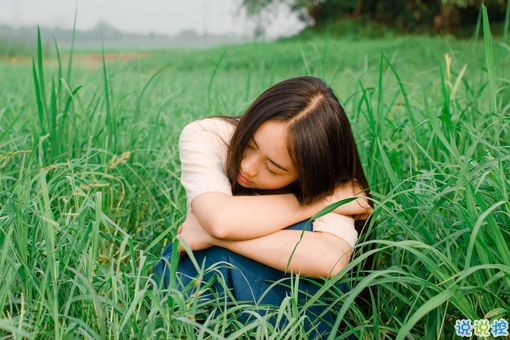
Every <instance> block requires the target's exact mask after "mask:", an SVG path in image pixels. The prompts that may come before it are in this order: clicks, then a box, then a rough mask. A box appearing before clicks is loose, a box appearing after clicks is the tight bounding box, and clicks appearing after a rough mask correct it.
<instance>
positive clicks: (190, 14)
mask: <svg viewBox="0 0 510 340" xmlns="http://www.w3.org/2000/svg"><path fill="white" fill-rule="evenodd" d="M240 1H241V0H181V1H179V0H79V1H76V0H0V25H1V24H8V25H11V26H29V25H35V24H39V25H40V26H45V27H49V28H54V27H62V28H71V27H72V25H73V21H74V13H75V10H76V4H77V3H78V20H77V28H78V29H79V30H87V29H90V28H92V27H94V26H95V25H96V24H97V23H98V22H100V21H106V22H107V23H108V24H110V25H112V26H114V27H115V28H117V29H120V30H122V31H125V32H137V33H149V32H151V31H152V32H155V33H166V34H174V33H178V32H180V31H182V30H185V29H194V30H195V31H197V32H198V33H204V32H207V33H210V34H218V33H230V32H234V33H238V34H249V35H251V32H252V31H253V27H254V24H253V22H249V21H248V20H247V19H246V18H245V17H244V16H243V15H242V13H240V12H239V3H240ZM272 22H273V24H272V25H271V26H270V27H269V29H268V30H267V35H268V37H274V36H281V35H290V34H293V33H296V32H297V31H299V30H300V29H301V28H302V27H303V25H302V24H301V23H300V22H299V21H298V20H297V18H296V16H295V15H292V14H289V13H280V14H279V15H278V16H276V17H275V18H274V20H273V21H272Z"/></svg>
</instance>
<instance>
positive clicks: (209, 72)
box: [0, 31, 510, 339]
mask: <svg viewBox="0 0 510 340" xmlns="http://www.w3.org/2000/svg"><path fill="white" fill-rule="evenodd" d="M486 33H487V31H486ZM34 34H37V32H34ZM481 38H482V37H480V39H479V40H478V41H457V40H454V39H451V38H440V37H435V38H430V37H419V36H411V37H400V38H393V39H389V38H388V39H381V40H361V41H357V40H354V39H348V38H345V39H333V38H328V37H312V38H310V39H307V40H305V39H297V38H296V39H289V40H283V41H279V42H274V43H266V44H251V45H241V46H229V47H220V48H215V49H208V50H151V51H144V52H143V53H140V52H138V51H111V50H107V51H105V52H104V55H103V53H102V51H101V49H99V50H97V51H82V50H80V49H78V48H79V46H78V47H77V49H76V50H74V51H72V50H70V49H66V50H60V51H58V50H57V51H55V48H54V47H51V46H49V47H45V49H52V50H54V51H55V52H53V53H52V54H50V55H51V56H52V57H44V58H43V53H42V50H41V49H39V53H38V55H35V56H34V62H33V64H32V61H31V60H30V59H18V60H15V61H12V60H11V61H7V60H3V61H2V60H0V74H1V85H0V311H1V314H0V338H16V339H18V338H57V339H74V338H99V339H102V338H108V339H128V338H137V339H145V338H158V337H159V338H170V339H195V338H197V339H200V338H208V339H222V338H229V339H239V338H246V339H247V338H250V337H251V338H254V339H266V338H271V339H306V338H307V334H306V333H305V331H304V329H303V327H302V326H303V315H304V311H303V308H306V306H305V307H297V306H296V305H295V301H294V299H293V296H290V297H289V298H288V299H286V300H285V301H284V303H283V304H282V306H280V308H278V309H274V310H271V311H269V313H268V314H267V315H265V316H260V315H256V313H255V312H254V310H255V309H256V308H255V306H251V305H247V304H245V303H243V302H234V303H232V304H230V305H225V302H224V300H223V299H221V298H220V297H218V298H217V299H216V300H214V301H204V300H203V299H201V297H200V296H191V297H190V296H186V295H185V294H183V292H180V291H178V290H176V289H173V288H170V289H162V288H161V287H159V286H158V285H155V284H154V281H153V280H152V278H151V274H152V271H153V267H154V265H155V263H156V262H157V261H158V258H159V255H160V254H161V252H162V249H163V248H164V246H166V245H167V244H168V243H169V242H170V241H171V239H172V237H173V235H174V234H175V232H176V228H177V227H178V226H179V224H180V223H181V222H182V221H183V217H184V215H185V213H186V211H185V193H184V190H183V188H182V187H181V185H180V182H179V175H180V168H179V158H178V152H177V139H178V135H179V133H180V130H181V129H182V128H183V127H184V125H185V124H186V123H188V122H191V121H192V120H195V119H198V118H202V117H207V116H211V115H219V114H221V115H223V114H225V115H239V114H242V113H243V111H244V110H245V109H246V108H247V107H248V105H249V104H250V103H251V102H252V101H253V100H254V99H255V98H256V97H257V96H258V95H259V94H260V93H261V92H262V91H263V90H265V89H266V88H268V87H269V86H270V85H272V84H274V83H276V82H278V81H280V80H283V79H286V78H289V77H293V76H299V75H314V76H319V77H322V78H324V79H325V80H326V81H327V82H328V83H329V84H330V85H331V87H332V88H333V89H334V90H335V92H336V94H337V95H338V97H339V99H340V101H341V102H342V103H343V104H344V106H345V108H346V111H347V114H348V116H349V118H350V120H351V122H352V125H353V128H354V131H355V136H356V140H357V143H358V148H359V150H360V153H361V157H362V161H363V164H364V167H365V172H366V174H367V177H368V181H369V183H370V186H371V190H372V193H373V197H374V200H375V207H376V208H375V212H374V215H373V218H372V220H371V222H370V223H369V224H368V225H367V226H366V227H367V230H368V233H367V234H369V235H371V236H370V237H369V238H367V239H361V240H360V242H359V244H358V246H357V248H356V250H357V251H356V254H355V256H354V257H353V260H352V261H351V264H350V265H349V266H348V267H347V268H346V269H345V270H344V271H343V272H342V273H340V274H339V275H338V277H337V278H335V279H338V278H339V277H341V280H344V281H345V282H347V283H348V284H349V286H350V287H351V290H350V291H349V292H348V293H347V294H343V293H341V292H336V291H334V290H333V291H332V297H331V299H332V302H331V306H332V308H333V309H334V311H335V313H336V315H337V316H338V317H337V324H336V325H335V326H336V327H338V324H339V322H340V320H343V321H344V322H345V325H346V326H345V330H344V331H343V332H341V333H339V335H338V338H339V339H345V338H348V337H349V336H350V335H351V334H355V335H356V336H358V337H359V338H361V339H376V338H379V339H404V338H406V339H452V338H455V337H456V336H455V321H456V320H461V319H470V320H479V319H488V320H489V321H490V322H493V321H494V320H499V319H504V320H507V321H509V320H510V301H509V297H510V250H509V246H508V245H509V244H510V233H509V230H510V228H509V226H510V201H509V192H510V126H509V125H510V48H509V46H508V42H509V41H508V40H507V41H506V43H505V41H504V40H497V41H496V40H495V41H491V39H490V36H489V35H488V34H486V36H485V39H481ZM445 55H447V56H446V57H445ZM449 58H451V59H449ZM43 59H44V60H43ZM450 60H451V61H450ZM370 245H372V246H373V250H371V251H366V249H367V248H369V247H368V246H370ZM363 247H364V248H363ZM362 248H363V249H365V251H362ZM371 254H373V255H374V262H373V267H372V268H365V269H363V268H364V266H363V264H364V262H365V261H366V259H367V257H368V256H370V255H371ZM204 270H208V268H204ZM334 283H335V280H325V281H324V289H327V288H328V287H331V286H332V285H333V284H334ZM367 287H370V288H371V289H370V290H365V292H369V294H368V295H366V296H365V298H366V299H368V301H363V300H362V299H360V298H356V297H357V296H358V295H360V292H361V291H362V290H363V289H365V288H367ZM316 298H317V296H316V297H311V298H310V302H309V303H310V304H313V301H314V300H315V299H316ZM250 310H252V311H253V312H252V313H253V315H254V317H253V318H252V319H251V321H250V322H248V323H243V322H240V321H239V315H240V314H241V313H248V312H249V311H250ZM274 315H275V316H277V317H281V316H286V317H287V318H288V320H290V323H288V324H286V325H276V327H275V326H273V325H272V324H271V323H269V322H268V321H267V320H268V318H269V317H270V316H274Z"/></svg>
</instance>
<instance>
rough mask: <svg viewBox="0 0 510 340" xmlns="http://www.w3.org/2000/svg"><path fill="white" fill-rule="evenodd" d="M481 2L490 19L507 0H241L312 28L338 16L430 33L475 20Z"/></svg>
mask: <svg viewBox="0 0 510 340" xmlns="http://www.w3.org/2000/svg"><path fill="white" fill-rule="evenodd" d="M482 3H483V4H484V5H485V6H486V7H487V10H488V13H489V16H490V18H491V21H504V20H505V17H506V16H508V13H507V11H508V7H510V0H242V6H243V7H244V8H245V9H246V11H247V13H248V15H251V16H261V15H264V14H265V15H267V14H268V13H271V11H274V10H275V9H276V7H278V6H282V5H283V6H287V7H288V8H289V9H290V10H291V11H293V12H297V13H298V15H299V18H300V19H301V20H302V21H304V22H306V23H307V24H308V25H309V26H312V27H315V28H320V27H322V26H325V25H327V24H329V23H331V22H335V21H340V20H371V21H376V22H380V23H383V24H387V25H389V26H394V27H397V28H399V29H401V30H403V31H405V32H415V31H429V32H432V33H439V32H446V33H455V32H456V31H457V30H458V29H460V28H462V27H466V26H471V25H473V24H476V22H477V20H478V18H479V13H480V7H481V5H482Z"/></svg>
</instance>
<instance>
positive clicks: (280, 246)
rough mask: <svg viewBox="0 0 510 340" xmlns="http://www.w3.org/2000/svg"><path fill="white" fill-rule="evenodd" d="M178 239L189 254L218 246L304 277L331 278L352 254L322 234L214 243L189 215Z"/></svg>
mask: <svg viewBox="0 0 510 340" xmlns="http://www.w3.org/2000/svg"><path fill="white" fill-rule="evenodd" d="M339 227H341V226H339ZM178 238H179V239H181V240H184V241H185V242H186V243H188V244H189V246H190V248H191V249H192V250H200V249H205V248H209V247H211V246H219V247H223V248H226V249H229V250H231V251H233V252H235V253H237V254H239V255H243V256H245V257H248V258H250V259H252V260H254V261H257V262H260V263H263V264H265V265H267V266H269V267H272V268H275V269H278V270H281V271H287V272H292V273H300V274H301V275H303V276H314V277H319V276H320V277H332V276H334V275H336V274H337V273H338V272H339V271H340V270H342V269H343V268H344V267H345V266H346V265H347V264H348V263H349V261H350V258H351V254H352V248H351V246H350V245H349V243H347V242H346V241H345V240H343V239H341V238H339V237H337V236H334V235H332V234H329V233H323V232H308V231H305V232H302V231H300V230H281V231H277V232H275V233H272V234H269V235H266V236H263V237H259V238H255V239H250V240H243V241H227V240H219V239H215V238H213V237H212V236H210V235H209V234H208V233H207V231H205V230H204V229H203V228H202V226H201V225H200V223H199V222H198V220H197V219H196V217H195V216H194V215H193V214H189V215H188V217H187V219H186V221H185V223H184V224H183V225H182V226H181V228H180V229H179V235H178ZM296 245H297V246H296ZM181 250H182V249H181ZM291 256H292V259H291V261H290V265H289V266H288V262H289V258H291Z"/></svg>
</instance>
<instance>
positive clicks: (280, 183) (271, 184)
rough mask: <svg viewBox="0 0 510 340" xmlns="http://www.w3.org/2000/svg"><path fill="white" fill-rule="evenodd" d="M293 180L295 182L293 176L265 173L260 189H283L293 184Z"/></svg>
mask: <svg viewBox="0 0 510 340" xmlns="http://www.w3.org/2000/svg"><path fill="white" fill-rule="evenodd" d="M292 182H294V179H293V178H292V177H287V176H286V177H281V176H271V175H265V176H264V177H263V178H260V183H259V185H260V189H266V190H272V189H281V188H283V187H286V186H287V185H289V184H291V183H292Z"/></svg>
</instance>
